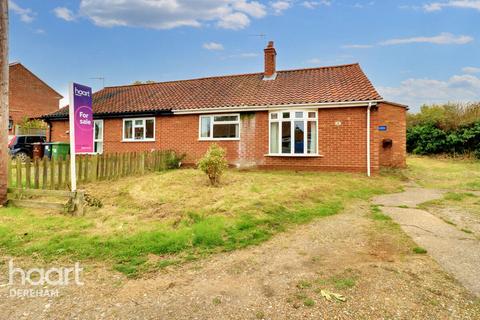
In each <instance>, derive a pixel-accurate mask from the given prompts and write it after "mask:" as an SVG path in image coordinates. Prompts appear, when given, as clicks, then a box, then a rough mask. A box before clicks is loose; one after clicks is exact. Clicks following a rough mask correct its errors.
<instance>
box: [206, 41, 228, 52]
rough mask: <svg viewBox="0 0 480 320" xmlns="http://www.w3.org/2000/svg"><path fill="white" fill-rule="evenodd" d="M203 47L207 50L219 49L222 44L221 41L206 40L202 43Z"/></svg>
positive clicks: (221, 48)
mask: <svg viewBox="0 0 480 320" xmlns="http://www.w3.org/2000/svg"><path fill="white" fill-rule="evenodd" d="M203 48H204V49H207V50H212V51H219V50H223V49H224V48H223V45H222V44H221V43H217V42H207V43H204V44H203Z"/></svg>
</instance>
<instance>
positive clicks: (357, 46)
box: [342, 44, 373, 49]
mask: <svg viewBox="0 0 480 320" xmlns="http://www.w3.org/2000/svg"><path fill="white" fill-rule="evenodd" d="M372 47H373V45H371V44H347V45H344V46H342V48H344V49H368V48H372Z"/></svg>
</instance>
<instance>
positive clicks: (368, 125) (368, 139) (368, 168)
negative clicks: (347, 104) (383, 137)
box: [367, 102, 372, 177]
mask: <svg viewBox="0 0 480 320" xmlns="http://www.w3.org/2000/svg"><path fill="white" fill-rule="evenodd" d="M371 109H372V103H371V102H370V103H368V106H367V177H370V176H371V174H372V173H371V162H372V161H371V155H370V140H371V138H370V111H371Z"/></svg>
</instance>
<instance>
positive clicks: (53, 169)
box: [50, 157, 55, 190]
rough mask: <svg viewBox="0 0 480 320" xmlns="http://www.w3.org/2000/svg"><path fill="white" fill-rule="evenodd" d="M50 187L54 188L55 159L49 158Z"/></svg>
mask: <svg viewBox="0 0 480 320" xmlns="http://www.w3.org/2000/svg"><path fill="white" fill-rule="evenodd" d="M50 189H52V190H53V189H55V159H54V158H53V157H52V159H50Z"/></svg>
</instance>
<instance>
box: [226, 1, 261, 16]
mask: <svg viewBox="0 0 480 320" xmlns="http://www.w3.org/2000/svg"><path fill="white" fill-rule="evenodd" d="M233 8H234V9H236V10H238V11H242V12H244V13H246V14H248V15H250V16H252V17H254V18H263V17H264V16H266V15H267V11H266V10H265V6H264V5H263V4H261V3H259V2H257V1H250V2H247V1H246V0H240V1H235V2H234V4H233Z"/></svg>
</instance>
